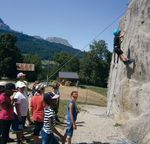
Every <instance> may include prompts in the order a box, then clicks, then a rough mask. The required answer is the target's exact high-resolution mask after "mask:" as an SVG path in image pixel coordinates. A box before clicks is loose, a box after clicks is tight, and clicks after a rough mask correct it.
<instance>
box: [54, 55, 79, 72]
mask: <svg viewBox="0 0 150 144" xmlns="http://www.w3.org/2000/svg"><path fill="white" fill-rule="evenodd" d="M54 61H56V62H57V63H58V64H59V67H62V66H63V67H62V69H61V71H68V72H79V58H77V57H74V56H73V55H70V54H68V53H65V52H60V53H57V54H56V55H55V57H54Z"/></svg>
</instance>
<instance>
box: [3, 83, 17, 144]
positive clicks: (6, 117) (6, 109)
mask: <svg viewBox="0 0 150 144" xmlns="http://www.w3.org/2000/svg"><path fill="white" fill-rule="evenodd" d="M1 88H2V87H1ZM1 90H2V89H1ZM14 91H15V85H14V84H13V83H7V84H6V85H5V86H4V89H3V92H2V91H1V94H0V106H1V109H0V130H1V134H2V142H1V144H6V143H7V142H8V139H9V130H10V125H11V124H12V120H13V118H14V115H13V103H12V101H11V98H10V96H12V95H13V92H14Z"/></svg>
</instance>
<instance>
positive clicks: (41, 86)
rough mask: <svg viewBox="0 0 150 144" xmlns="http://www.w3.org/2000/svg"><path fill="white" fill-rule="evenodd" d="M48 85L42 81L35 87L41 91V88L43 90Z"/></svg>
mask: <svg viewBox="0 0 150 144" xmlns="http://www.w3.org/2000/svg"><path fill="white" fill-rule="evenodd" d="M45 87H46V85H44V84H42V83H39V84H38V85H37V86H36V87H35V90H36V91H39V90H41V89H43V88H45Z"/></svg>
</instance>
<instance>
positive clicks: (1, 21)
mask: <svg viewBox="0 0 150 144" xmlns="http://www.w3.org/2000/svg"><path fill="white" fill-rule="evenodd" d="M0 29H1V30H11V29H10V27H9V26H8V25H6V24H5V23H4V22H3V20H2V19H1V18H0Z"/></svg>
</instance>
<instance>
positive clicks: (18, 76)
mask: <svg viewBox="0 0 150 144" xmlns="http://www.w3.org/2000/svg"><path fill="white" fill-rule="evenodd" d="M23 76H26V74H24V73H22V72H20V73H18V74H17V78H20V77H23Z"/></svg>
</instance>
